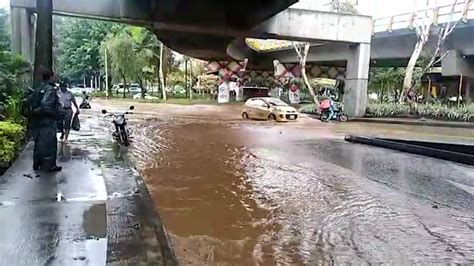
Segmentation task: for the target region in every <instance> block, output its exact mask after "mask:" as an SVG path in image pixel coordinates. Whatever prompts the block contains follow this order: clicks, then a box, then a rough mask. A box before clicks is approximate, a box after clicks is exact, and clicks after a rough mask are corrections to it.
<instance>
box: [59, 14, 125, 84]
mask: <svg viewBox="0 0 474 266" xmlns="http://www.w3.org/2000/svg"><path fill="white" fill-rule="evenodd" d="M57 26H58V28H57V30H58V32H57V35H58V36H59V40H58V41H57V42H58V45H57V48H58V51H57V53H58V66H57V68H58V70H59V72H60V73H62V74H63V75H66V76H68V77H70V78H76V79H80V78H85V77H90V76H94V75H97V74H98V73H99V72H100V70H101V68H102V65H101V54H100V45H101V43H102V42H103V41H104V40H105V39H106V37H107V35H109V34H117V33H120V32H122V31H124V29H125V26H123V25H122V24H118V23H112V22H103V21H95V20H87V19H77V18H65V19H64V21H63V22H61V23H59V25H57Z"/></svg>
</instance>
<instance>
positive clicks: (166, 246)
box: [125, 156, 178, 266]
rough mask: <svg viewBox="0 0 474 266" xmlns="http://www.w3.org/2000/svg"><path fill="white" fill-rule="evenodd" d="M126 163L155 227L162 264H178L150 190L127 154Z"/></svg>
mask: <svg viewBox="0 0 474 266" xmlns="http://www.w3.org/2000/svg"><path fill="white" fill-rule="evenodd" d="M125 158H126V160H127V163H128V164H129V165H130V166H131V167H133V170H134V172H135V181H136V182H137V185H138V188H139V190H140V193H141V194H142V197H143V199H144V203H143V206H142V207H143V208H144V209H145V212H147V213H148V217H150V219H151V222H152V223H153V226H154V227H155V236H156V239H157V240H158V244H159V245H160V251H161V254H162V256H163V260H164V261H163V264H164V265H166V266H174V265H178V260H177V259H176V255H175V252H174V249H173V246H172V245H171V241H170V239H169V236H168V233H167V232H166V229H165V227H164V225H163V221H162V219H161V216H160V215H159V213H158V212H157V211H156V209H155V204H154V202H153V199H152V198H151V195H150V192H149V190H148V188H147V186H146V184H145V180H144V179H143V177H142V176H141V175H140V174H139V171H138V169H137V168H136V166H135V164H134V163H133V162H132V161H131V160H130V158H129V157H128V156H125Z"/></svg>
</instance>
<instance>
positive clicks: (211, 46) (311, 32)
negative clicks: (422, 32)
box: [11, 0, 372, 116]
mask: <svg viewBox="0 0 474 266" xmlns="http://www.w3.org/2000/svg"><path fill="white" fill-rule="evenodd" d="M295 2H297V0H252V1H250V0H242V1H222V0H200V1H189V0H143V1H136V0H100V1H97V0H81V1H77V0H53V14H56V15H66V16H76V17H81V18H94V19H102V20H110V21H117V22H122V23H127V24H133V25H138V26H143V27H147V28H149V29H150V30H152V31H153V32H155V33H156V34H157V36H158V38H159V39H160V40H161V41H162V42H163V43H165V44H166V45H167V46H168V47H170V48H172V49H173V50H176V51H178V52H180V53H182V54H185V55H188V56H192V57H196V58H200V59H203V60H208V61H214V60H219V61H221V60H229V61H230V60H244V59H248V62H249V64H248V67H249V68H254V69H273V63H272V62H273V60H274V59H278V57H275V55H278V54H266V53H260V52H256V51H253V50H251V49H250V48H249V47H248V46H247V45H245V38H247V37H251V38H260V39H283V40H292V41H309V42H312V43H318V44H323V45H324V46H328V47H332V46H334V45H342V46H346V47H347V51H345V55H346V57H345V58H344V59H342V60H334V59H329V60H326V61H327V64H326V65H329V66H330V65H334V66H342V65H344V66H345V67H346V73H345V78H346V83H345V84H346V93H345V104H346V111H347V112H348V114H349V115H353V116H361V115H363V114H364V113H365V94H366V91H367V83H368V69H369V54H370V42H371V29H372V19H371V18H370V17H366V16H354V15H347V14H335V13H330V12H321V11H315V10H310V9H304V8H289V7H290V6H291V5H292V4H294V3H295ZM11 7H12V21H13V23H12V25H13V34H12V35H13V38H12V46H13V48H14V51H15V52H18V53H21V54H23V55H24V56H25V57H26V58H33V51H34V49H33V47H34V41H33V40H34V39H35V38H34V30H33V29H34V26H35V21H34V16H32V14H33V13H34V12H35V11H36V0H11ZM301 25H305V27H302V26H301ZM293 57H294V54H293Z"/></svg>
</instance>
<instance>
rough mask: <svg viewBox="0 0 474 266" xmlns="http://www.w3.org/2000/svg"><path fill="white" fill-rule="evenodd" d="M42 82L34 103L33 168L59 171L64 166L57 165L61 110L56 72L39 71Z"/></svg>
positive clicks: (37, 89)
mask: <svg viewBox="0 0 474 266" xmlns="http://www.w3.org/2000/svg"><path fill="white" fill-rule="evenodd" d="M39 72H40V74H41V77H42V83H41V85H40V86H39V87H38V88H35V90H36V92H35V94H36V95H37V97H36V98H37V102H35V103H34V109H33V116H34V118H35V119H34V122H33V125H32V129H33V138H34V141H35V147H34V152H33V169H34V170H40V169H41V170H44V171H47V172H58V171H61V170H62V167H59V166H57V165H56V157H57V151H58V146H57V145H58V139H57V136H56V132H57V128H56V120H57V116H58V112H59V99H58V96H57V94H56V90H55V88H54V82H53V77H54V73H53V72H52V71H51V70H48V69H44V68H43V69H42V70H40V71H39Z"/></svg>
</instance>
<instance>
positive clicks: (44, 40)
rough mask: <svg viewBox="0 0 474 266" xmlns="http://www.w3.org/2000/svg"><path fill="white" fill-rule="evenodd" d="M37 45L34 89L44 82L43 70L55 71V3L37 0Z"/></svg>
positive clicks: (48, 0) (49, 0) (50, 0)
mask: <svg viewBox="0 0 474 266" xmlns="http://www.w3.org/2000/svg"><path fill="white" fill-rule="evenodd" d="M36 12H37V14H38V17H37V20H36V25H37V26H36V43H35V66H34V67H35V69H34V75H33V88H36V87H37V86H39V85H40V84H41V82H42V75H41V73H40V70H41V68H45V69H47V70H49V71H53V1H52V0H36Z"/></svg>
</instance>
